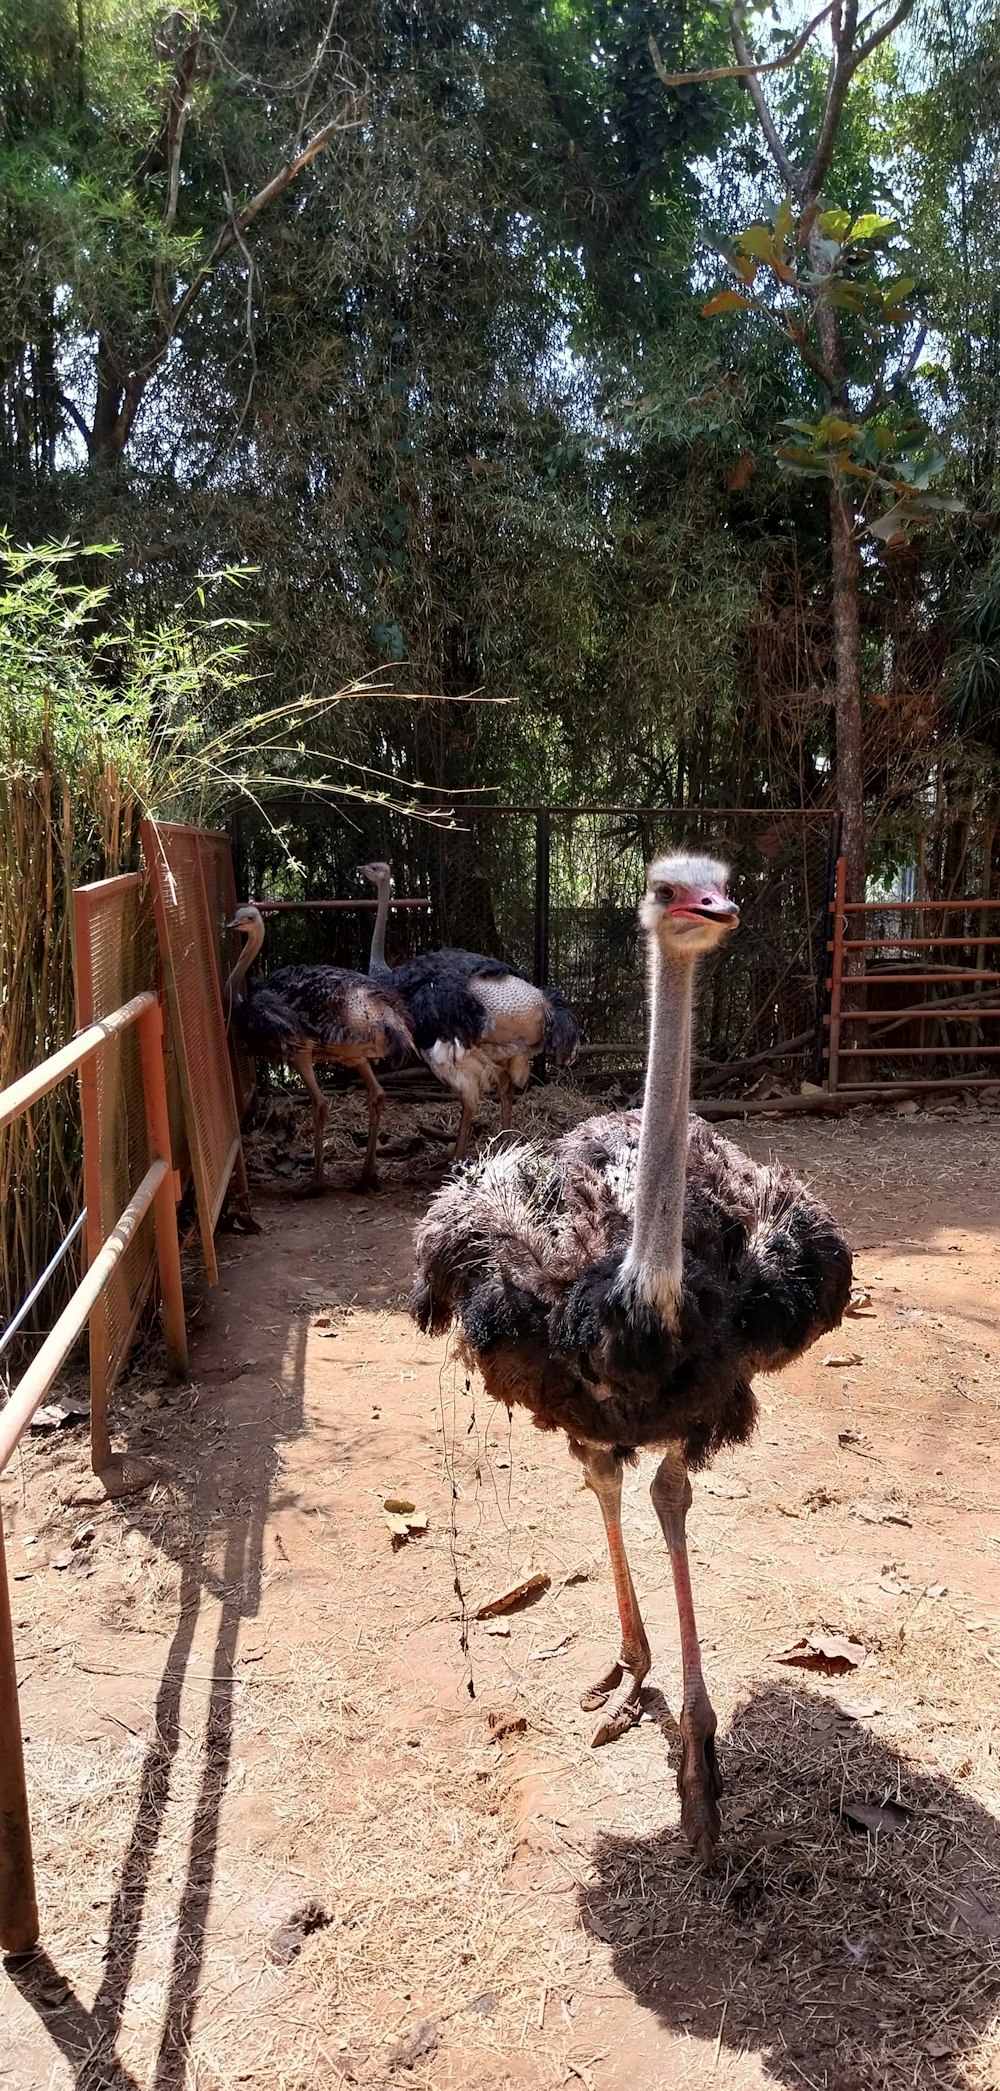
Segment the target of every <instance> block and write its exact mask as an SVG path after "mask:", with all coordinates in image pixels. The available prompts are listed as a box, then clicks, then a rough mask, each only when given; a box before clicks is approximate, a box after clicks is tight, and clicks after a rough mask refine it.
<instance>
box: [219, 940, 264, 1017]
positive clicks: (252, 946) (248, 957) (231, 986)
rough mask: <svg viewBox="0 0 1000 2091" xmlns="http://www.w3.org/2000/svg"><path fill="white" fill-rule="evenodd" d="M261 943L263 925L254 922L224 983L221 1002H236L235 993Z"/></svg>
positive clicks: (241, 983)
mask: <svg viewBox="0 0 1000 2091" xmlns="http://www.w3.org/2000/svg"><path fill="white" fill-rule="evenodd" d="M263 942H264V924H263V923H262V922H261V923H257V922H255V923H254V924H253V925H252V927H251V928H250V929H249V930H248V931H247V934H246V937H245V938H244V941H243V949H242V951H241V952H240V955H239V958H238V959H237V961H236V964H235V966H234V967H233V970H232V972H231V973H230V975H229V978H228V980H227V981H226V985H225V987H224V988H223V990H222V995H223V1000H224V1001H225V1002H227V1003H228V1002H233V1001H235V1000H236V998H237V992H238V990H239V988H240V987H242V985H243V982H244V980H245V979H246V976H247V974H248V973H249V971H250V968H251V966H252V965H253V962H254V959H255V958H256V956H257V953H258V951H259V950H260V947H261V945H262V943H263Z"/></svg>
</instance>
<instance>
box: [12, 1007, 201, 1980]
mask: <svg viewBox="0 0 1000 2091" xmlns="http://www.w3.org/2000/svg"><path fill="white" fill-rule="evenodd" d="M132 1024H136V1025H138V1027H139V1049H140V1057H141V1064H142V1084H143V1094H144V1097H145V1104H146V1128H147V1138H148V1153H149V1157H150V1159H149V1166H148V1168H147V1170H146V1173H145V1175H144V1177H143V1179H142V1182H141V1183H140V1184H139V1185H138V1186H137V1188H136V1189H135V1191H133V1193H132V1196H131V1198H130V1199H129V1201H128V1204H127V1205H126V1207H125V1210H124V1212H123V1213H121V1214H120V1215H119V1217H118V1219H117V1220H116V1222H115V1225H114V1226H113V1228H112V1230H111V1233H110V1234H109V1235H108V1237H107V1240H106V1241H104V1242H102V1243H101V1244H100V1246H99V1247H98V1248H97V1249H96V1252H95V1253H94V1254H93V1255H92V1256H91V1260H90V1265H89V1268H88V1270H87V1272H86V1274H85V1276H84V1277H83V1278H82V1279H81V1281H80V1283H79V1285H78V1286H77V1288H76V1291H75V1292H74V1293H73V1296H72V1298H71V1299H70V1301H69V1302H68V1304H67V1305H66V1307H64V1309H63V1311H62V1313H61V1314H60V1316H59V1318H58V1320H57V1321H56V1323H55V1324H54V1326H53V1328H52V1329H50V1331H49V1334H48V1335H47V1336H46V1338H45V1340H44V1342H43V1343H42V1346H41V1348H40V1350H39V1351H38V1352H37V1354H36V1356H35V1357H34V1358H33V1359H32V1362H31V1364H30V1365H29V1366H28V1368H27V1370H26V1372H24V1373H23V1374H22V1377H21V1379H20V1380H19V1381H18V1384H17V1386H16V1387H15V1388H14V1389H13V1392H12V1393H11V1395H10V1397H9V1399H8V1401H7V1403H6V1405H5V1407H4V1408H3V1409H2V1410H0V1474H2V1473H3V1470H4V1468H5V1466H6V1465H7V1463H8V1461H9V1460H10V1459H11V1458H12V1456H13V1454H14V1451H15V1450H16V1447H17V1445H18V1444H19V1442H20V1440H21V1438H22V1437H23V1435H24V1432H25V1431H26V1430H27V1428H28V1425H29V1423H30V1422H31V1418H32V1416H33V1415H34V1414H35V1411H36V1409H37V1408H38V1407H39V1406H40V1404H41V1403H42V1401H43V1400H44V1398H45V1396H46V1394H47V1393H48V1392H49V1389H50V1387H51V1386H52V1383H53V1380H54V1379H55V1377H56V1374H57V1373H58V1372H59V1370H60V1368H61V1367H62V1365H63V1364H64V1363H65V1361H66V1359H67V1357H68V1356H69V1353H70V1351H71V1350H72V1348H73V1345H74V1343H75V1342H76V1341H77V1339H78V1337H79V1336H80V1335H82V1333H83V1330H84V1329H85V1328H86V1326H87V1323H88V1320H89V1318H90V1315H91V1314H92V1312H93V1309H94V1307H95V1305H96V1303H97V1301H98V1300H99V1299H100V1297H101V1294H102V1292H103V1291H104V1288H105V1286H106V1285H107V1283H108V1280H109V1279H110V1278H111V1276H112V1274H113V1272H114V1271H115V1270H116V1269H117V1267H118V1265H119V1263H120V1262H121V1259H122V1257H123V1256H124V1254H125V1252H126V1250H127V1248H128V1245H129V1243H130V1242H131V1241H132V1240H133V1239H134V1237H135V1234H136V1232H137V1230H138V1228H139V1227H141V1225H142V1223H143V1220H144V1219H145V1217H146V1215H147V1213H148V1212H150V1211H152V1213H153V1218H154V1226H155V1231H156V1252H157V1263H158V1268H159V1277H160V1292H161V1297H162V1302H163V1319H164V1330H165V1334H166V1339H167V1355H168V1360H169V1362H170V1365H171V1367H172V1369H173V1370H174V1371H175V1372H178V1371H179V1372H185V1373H186V1370H187V1335H186V1331H185V1325H184V1295H183V1290H182V1287H181V1267H180V1249H179V1244H178V1239H177V1210H176V1205H175V1201H174V1173H173V1167H172V1163H171V1155H170V1130H169V1122H168V1115H167V1090H166V1079H165V1075H164V1066H163V1048H162V1035H163V1020H162V1017H161V1014H160V1007H159V1003H158V1001H157V998H156V995H155V994H154V993H153V991H152V989H150V990H148V991H147V992H146V993H144V994H140V995H133V997H132V999H131V1001H129V1002H126V1003H124V1004H123V1006H122V1007H121V1009H116V1010H114V1011H113V1012H112V1014H111V1015H110V1016H106V1017H102V1018H101V1019H100V1020H99V1022H97V1023H95V1024H88V1026H87V1028H86V1030H84V1031H80V1032H78V1033H77V1035H76V1037H75V1038H71V1039H70V1041H69V1043H68V1045H65V1046H63V1047H61V1048H60V1050H59V1052H57V1053H52V1054H51V1055H50V1056H49V1058H48V1059H47V1060H43V1061H42V1062H41V1063H40V1065H39V1066H38V1067H36V1068H32V1069H31V1071H30V1073H28V1074H26V1075H22V1076H21V1078H20V1079H19V1080H18V1081H17V1082H12V1083H11V1084H10V1087H9V1088H7V1089H4V1090H2V1091H0V1129H2V1127H4V1126H5V1125H10V1124H11V1122H12V1120H13V1119H15V1118H17V1117H18V1116H20V1115H21V1113H23V1112H24V1111H27V1110H30V1108H31V1106H32V1104H34V1103H37V1102H38V1101H39V1099H40V1098H41V1097H43V1096H47V1095H48V1094H49V1091H50V1090H52V1089H55V1088H56V1087H57V1085H58V1083H59V1082H62V1081H65V1079H66V1077H67V1076H68V1075H71V1074H74V1073H77V1072H80V1071H85V1070H87V1069H88V1068H89V1063H90V1062H91V1060H92V1059H93V1058H94V1056H95V1054H97V1053H98V1052H99V1051H100V1048H101V1047H102V1046H103V1045H105V1044H106V1043H107V1041H108V1040H109V1039H111V1038H116V1037H118V1036H120V1034H121V1033H122V1032H123V1031H127V1030H128V1029H129V1027H130V1026H131V1025H132ZM86 1210H87V1209H86V1208H85V1209H84V1214H81V1216H80V1219H79V1220H78V1221H77V1223H76V1227H77V1228H79V1226H80V1225H81V1224H82V1221H83V1218H84V1216H85V1214H86ZM90 1217H91V1218H92V1219H93V1217H94V1214H93V1213H92V1214H91V1215H90ZM74 1231H75V1230H74ZM69 1239H72V1237H70V1238H69ZM68 1245H69V1243H68V1241H67V1242H65V1243H64V1244H63V1247H62V1252H61V1253H63V1254H64V1253H65V1250H66V1248H67V1247H68ZM55 1260H56V1261H58V1258H57V1259H55ZM53 1267H54V1266H53V1265H50V1266H49V1268H48V1269H47V1270H46V1271H45V1272H43V1273H42V1277H41V1278H40V1279H39V1280H38V1281H37V1283H36V1285H35V1287H34V1288H33V1292H32V1294H30V1295H29V1299H28V1302H26V1303H25V1305H26V1306H27V1305H29V1304H30V1301H31V1299H32V1298H33V1297H37V1295H38V1293H39V1291H40V1290H41V1287H42V1285H43V1284H44V1283H45V1282H46V1280H47V1278H48V1277H49V1276H50V1275H51V1270H52V1268H53ZM95 1410H99V1412H98V1413H95ZM105 1411H106V1401H105V1403H104V1404H103V1406H100V1405H99V1404H96V1403H92V1414H91V1461H92V1464H93V1465H94V1467H95V1470H97V1471H100V1469H101V1467H102V1466H104V1465H106V1464H107V1463H108V1460H109V1458H110V1442H109V1440H108V1436H107V1421H106V1413H105ZM38 1932H39V1918H38V1900H37V1896H36V1893H35V1878H34V1867H33V1862H32V1854H31V1826H30V1822H29V1817H28V1791H27V1782H26V1780H25V1774H24V1748H23V1743H22V1739H21V1719H20V1709H19V1706H18V1697H17V1673H16V1666H15V1658H14V1635H13V1630H12V1624H11V1615H10V1593H9V1590H8V1585H7V1568H6V1558H5V1554H4V1545H3V1525H2V1519H0V1948H2V1949H3V1951H4V1952H5V1953H12V1954H21V1953H30V1952H31V1950H32V1948H33V1947H34V1945H35V1944H36V1942H37V1939H38Z"/></svg>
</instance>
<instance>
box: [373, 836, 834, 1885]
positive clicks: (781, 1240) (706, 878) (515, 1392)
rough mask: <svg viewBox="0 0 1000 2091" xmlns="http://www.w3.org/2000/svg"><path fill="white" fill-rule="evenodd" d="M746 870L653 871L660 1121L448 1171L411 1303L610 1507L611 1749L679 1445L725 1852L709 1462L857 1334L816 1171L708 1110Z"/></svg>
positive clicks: (644, 1647)
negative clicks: (636, 1554)
mask: <svg viewBox="0 0 1000 2091" xmlns="http://www.w3.org/2000/svg"><path fill="white" fill-rule="evenodd" d="M727 878H728V872H727V870H726V868H725V867H724V866H723V865H721V864H716V863H715V862H713V860H712V859H711V858H708V857H694V856H692V857H688V856H674V857H660V858H658V859H657V860H656V861H655V862H654V863H652V864H651V865H650V867H649V871H648V873H647V881H646V891H645V894H644V897H643V900H642V903H641V906H640V910H639V919H640V922H641V924H642V928H643V930H644V932H645V936H646V942H647V945H648V951H649V973H650V993H651V1003H652V1010H651V1026H650V1038H649V1056H648V1063H647V1069H646V1090H645V1099H644V1103H643V1109H642V1114H641V1118H640V1115H639V1113H638V1112H633V1111H627V1112H622V1113H619V1114H616V1115H615V1116H609V1117H604V1118H591V1119H588V1120H587V1121H586V1123H584V1124H582V1125H578V1126H577V1127H576V1128H575V1129H574V1130H573V1131H572V1132H569V1133H567V1134H565V1135H564V1136H563V1137H562V1138H561V1139H559V1140H556V1141H555V1142H544V1143H539V1144H537V1145H531V1146H529V1145H527V1144H522V1145H519V1146H517V1147H515V1148H512V1149H508V1150H507V1151H506V1152H498V1153H492V1154H490V1155H488V1156H486V1157H485V1158H484V1159H483V1160H481V1161H480V1162H479V1163H478V1164H473V1165H472V1166H470V1167H469V1168H468V1169H467V1170H466V1171H465V1172H464V1173H463V1174H462V1175H461V1176H460V1177H459V1178H458V1179H457V1180H455V1181H453V1182H450V1183H448V1184H446V1185H445V1186H444V1187H443V1188H442V1189H441V1190H440V1191H439V1192H438V1193H437V1195H436V1196H435V1198H434V1200H433V1201H432V1204H431V1206H430V1209H429V1211H428V1213H427V1215H426V1217H425V1219H424V1220H423V1222H422V1224H421V1226H420V1227H419V1229H418V1231H417V1237H416V1256H417V1273H418V1275H417V1284H416V1288H415V1291H414V1294H413V1300H412V1311H413V1314H414V1317H415V1319H416V1320H417V1321H418V1322H419V1324H420V1326H421V1328H423V1329H424V1330H427V1331H439V1330H443V1329H445V1328H447V1326H448V1324H449V1322H451V1321H452V1320H453V1319H456V1320H457V1321H458V1323H459V1330H460V1334H459V1351H460V1355H461V1356H462V1357H463V1358H464V1359H465V1361H466V1363H468V1364H470V1365H473V1364H474V1365H477V1366H478V1367H479V1370H480V1372H481V1373H482V1376H483V1379H484V1381H485V1383H486V1388H487V1391H488V1393H489V1394H490V1395H491V1396H493V1397H494V1398H495V1399H496V1400H498V1401H501V1402H503V1403H504V1404H505V1405H506V1406H507V1407H508V1408H510V1407H511V1406H512V1405H513V1404H514V1403H515V1402H517V1403H519V1404H521V1405H522V1406H523V1407H525V1408H528V1409H530V1410H531V1413H532V1416H533V1418H534V1420H535V1422H536V1423H537V1424H538V1425H539V1426H540V1427H541V1428H542V1429H543V1430H564V1431H565V1432H566V1434H567V1437H568V1439H569V1447H570V1451H571V1452H572V1453H573V1455H574V1456H575V1457H576V1458H577V1459H579V1460H580V1461H581V1462H582V1465H583V1469H584V1475H585V1480H586V1484H587V1486H588V1487H589V1488H591V1489H592V1490H593V1492H594V1494H595V1495H596V1497H597V1499H598V1502H599V1503H600V1506H601V1511H602V1513H603V1517H604V1524H605V1528H606V1530H607V1536H608V1546H609V1550H610V1554H611V1568H612V1573H613V1575H614V1582H615V1593H616V1596H617V1599H618V1610H619V1614H620V1618H621V1627H622V1645H621V1654H620V1656H619V1658H618V1660H617V1662H615V1663H613V1664H612V1665H611V1667H610V1669H609V1670H608V1672H607V1674H606V1675H605V1676H604V1677H601V1678H600V1679H599V1680H598V1682H597V1683H596V1684H595V1685H593V1686H592V1687H591V1688H590V1690H589V1691H587V1692H586V1693H585V1694H584V1697H583V1701H582V1704H583V1705H584V1707H585V1708H592V1707H598V1706H603V1705H605V1703H606V1701H608V1699H609V1698H610V1695H611V1694H612V1692H614V1691H615V1689H616V1688H617V1687H618V1686H619V1685H621V1683H622V1679H623V1676H624V1674H625V1673H626V1672H627V1673H628V1677H629V1680H630V1681H629V1682H628V1686H627V1689H626V1690H624V1691H623V1692H622V1693H621V1695H620V1696H619V1697H618V1698H617V1699H616V1700H613V1701H612V1703H611V1704H610V1705H609V1706H608V1709H607V1712H606V1713H605V1715H604V1718H603V1719H602V1721H601V1723H600V1726H599V1727H598V1729H597V1732H596V1734H595V1736H594V1743H595V1745H596V1744H598V1743H604V1742H610V1741H611V1740H612V1739H613V1738H614V1737H615V1736H618V1735H621V1734H623V1733H624V1732H625V1730H626V1729H627V1728H630V1727H631V1726H632V1725H633V1723H634V1722H635V1721H636V1720H637V1719H638V1717H639V1712H640V1706H641V1688H642V1683H643V1680H644V1678H645V1677H646V1675H647V1673H648V1671H649V1667H650V1653H649V1643H648V1641H647V1639H646V1633H645V1629H644V1627H643V1623H642V1619H641V1616H640V1613H639V1607H638V1603H637V1600H636V1595H635V1589H634V1587H633V1583H632V1576H631V1573H630V1570H629V1565H628V1560H627V1558H626V1554H625V1548H624V1544H623V1540H622V1530H621V1486H622V1467H623V1464H624V1463H625V1462H627V1461H630V1460H632V1459H633V1458H634V1457H635V1454H636V1452H637V1450H638V1449H640V1448H643V1447H650V1448H655V1449H656V1450H657V1451H658V1452H659V1453H661V1454H662V1457H661V1460H660V1464H659V1466H658V1468H657V1471H656V1474H655V1476H654V1478H653V1483H652V1489H651V1494H652V1499H653V1505H654V1508H655V1510H656V1513H657V1516H658V1518H659V1521H660V1524H661V1526H662V1529H663V1535H664V1538H665V1539H666V1542H667V1546H668V1547H669V1549H670V1561H671V1567H672V1570H673V1579H674V1591H675V1595H676V1600H677V1610H678V1617H679V1622H680V1644H681V1659H682V1663H683V1675H684V1697H683V1706H682V1710H681V1715H680V1732H681V1741H682V1755H681V1763H680V1769H679V1772H678V1786H679V1789H680V1796H681V1822H682V1826H683V1829H684V1832H685V1834H686V1836H687V1838H688V1840H689V1842H690V1843H691V1845H692V1847H693V1849H694V1850H695V1851H696V1852H697V1853H698V1855H699V1856H700V1858H701V1859H702V1860H703V1862H705V1863H708V1861H709V1860H710V1859H711V1857H712V1854H713V1852H714V1849H715V1845H716V1843H717V1840H718V1837H719V1828H720V1818H719V1808H718V1797H719V1794H720V1793H721V1790H722V1788H721V1783H720V1780H719V1775H718V1771H717V1768H716V1760H715V1727H716V1721H715V1714H714V1712H713V1710H712V1707H711V1704H710V1702H709V1698H708V1694H707V1691H706V1689H705V1683H704V1680H703V1677H702V1671H701V1654H700V1650H699V1646H698V1635H697V1629H696V1626H695V1618H694V1608H693V1603H692V1597H691V1579H690V1572H689V1567H688V1558H687V1549H686V1542H685V1520H686V1516H687V1511H688V1508H689V1505H690V1502H691V1486H690V1482H689V1480H688V1469H689V1468H697V1467H700V1466H702V1465H703V1464H704V1463H705V1461H706V1460H707V1459H708V1458H709V1457H710V1456H711V1454H712V1453H714V1452H716V1451H717V1450H718V1449H719V1448H720V1446H723V1445H732V1444H741V1443H742V1442H743V1441H744V1440H745V1439H746V1438H748V1437H749V1436H750V1433H751V1431H752V1430H753V1427H754V1423H755V1420H756V1402H755V1400H754V1394H753V1387H752V1379H753V1375H754V1373H756V1372H774V1371H776V1370H778V1369H779V1368H780V1367H781V1366H783V1365H787V1364H788V1363H789V1362H790V1360H791V1359H793V1358H796V1357H798V1356H799V1355H800V1353H801V1352H802V1351H804V1350H805V1349H806V1348H807V1347H808V1345H809V1344H811V1343H813V1342H814V1341H815V1339H816V1338H817V1336H819V1335H821V1334H822V1333H823V1331H824V1330H827V1329H833V1328H836V1326H837V1324H838V1322H839V1321H840V1318H841V1315H842V1314H843V1311H844V1308H845V1306H846V1304H847V1300H848V1297H849V1293H850V1282H851V1257H850V1252H849V1250H848V1247H847V1244H846V1242H845V1241H844V1239H843V1236H842V1235H841V1233H840V1231H839V1229H838V1227H837V1226H836V1224H835V1222H834V1220H833V1219H832V1218H831V1216H830V1214H829V1213H828V1212H827V1211H826V1210H825V1208H824V1207H823V1206H822V1205H820V1203H819V1201H818V1200H817V1199H815V1198H814V1197H812V1195H811V1194H810V1192H809V1191H807V1190H806V1189H805V1187H804V1185H802V1184H801V1183H798V1182H797V1181H796V1179H795V1178H794V1177H793V1176H791V1175H790V1174H789V1173H788V1171H787V1170H785V1169H782V1168H781V1167H780V1166H772V1167H770V1168H762V1167H760V1166H759V1165H758V1164H757V1163H756V1162H753V1161H751V1160H750V1159H749V1157H748V1156H747V1155H745V1154H744V1153H743V1152H742V1150H741V1149H739V1148H737V1147H733V1146H731V1145H730V1143H729V1141H727V1140H723V1139H721V1138H720V1136H719V1135H718V1134H717V1133H715V1132H713V1131H712V1129H711V1127H710V1126H708V1125H706V1124H704V1123H703V1122H702V1121H701V1120H700V1119H698V1118H693V1119H692V1118H689V1115H688V1105H689V1093H690V1058H691V1020H692V1005H693V995H694V980H695V972H696V968H697V964H698V960H699V958H700V956H701V955H702V953H704V952H706V951H709V950H711V949H712V948H713V946H715V945H717V944H720V943H721V942H722V941H723V939H724V938H725V937H726V936H727V935H728V933H729V931H730V930H731V929H733V928H734V926H735V924H736V922H737V920H738V914H737V910H736V908H735V907H734V905H733V903H732V901H731V900H729V899H728V898H727V895H726V881H727Z"/></svg>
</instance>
